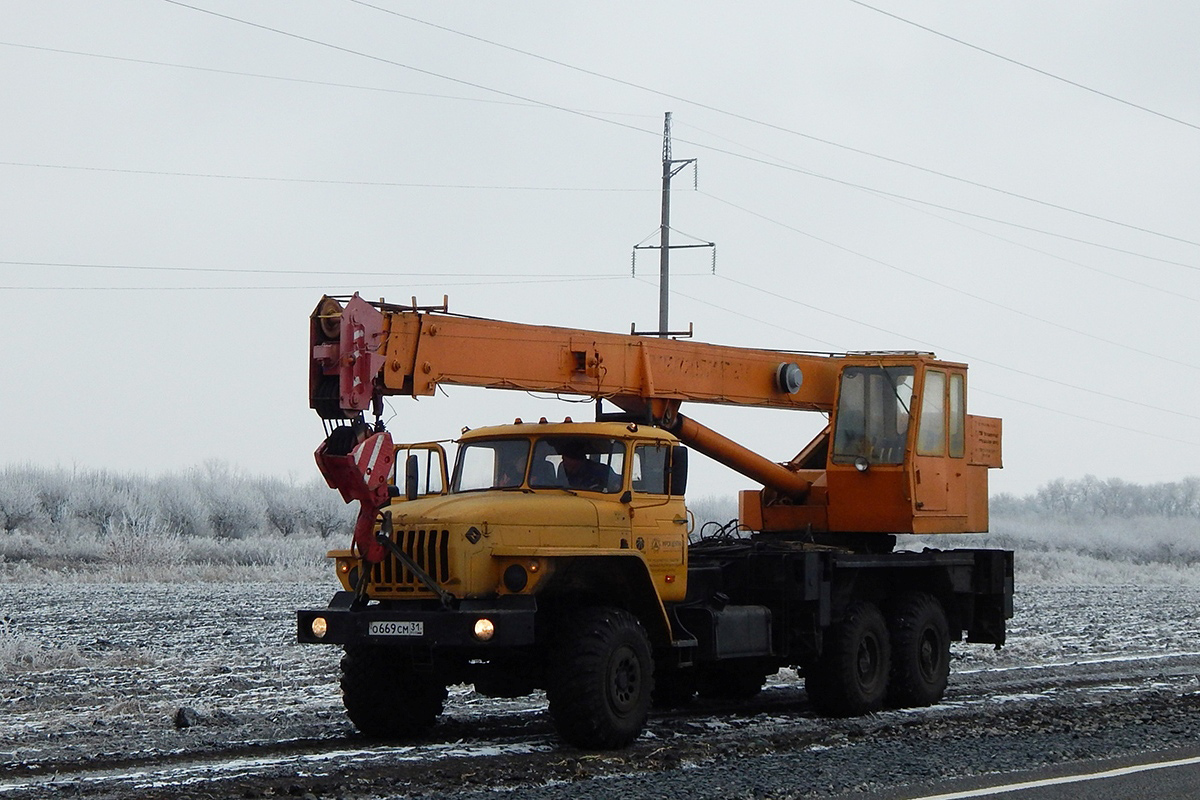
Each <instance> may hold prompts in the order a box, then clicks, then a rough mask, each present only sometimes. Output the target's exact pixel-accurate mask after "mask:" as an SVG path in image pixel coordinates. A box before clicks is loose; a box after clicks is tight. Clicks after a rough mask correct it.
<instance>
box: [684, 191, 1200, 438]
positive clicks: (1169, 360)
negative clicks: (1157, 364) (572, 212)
mask: <svg viewBox="0 0 1200 800" xmlns="http://www.w3.org/2000/svg"><path fill="white" fill-rule="evenodd" d="M700 194H702V195H704V196H705V197H709V198H711V199H713V200H715V201H717V202H718V203H723V204H725V205H727V206H730V207H731V208H736V209H737V210H738V211H741V212H743V213H746V214H749V215H751V216H753V217H758V218H759V219H761V220H764V221H766V222H770V223H771V224H773V225H778V226H780V227H782V228H785V229H787V230H790V231H792V232H794V233H798V234H800V235H801V236H806V237H808V238H809V239H812V240H814V241H817V242H820V243H821V244H824V245H826V246H828V247H832V248H834V249H836V250H841V251H842V252H844V253H849V254H850V255H853V256H856V257H858V258H862V259H865V260H867V261H870V262H871V263H873V264H878V265H879V266H881V267H885V268H887V269H890V270H893V271H895V272H899V273H900V274H902V275H907V276H908V277H910V278H915V279H916V280H919V281H924V282H926V283H930V284H933V285H934V286H938V287H941V288H942V289H946V290H947V291H951V292H955V293H956V294H961V295H962V296H964V297H969V298H971V299H972V300H976V301H978V302H980V303H985V304H987V305H990V306H994V307H996V308H999V309H1001V310H1003V311H1007V312H1009V313H1010V314H1016V315H1018V316H1022V317H1025V318H1027V319H1031V320H1034V321H1036V322H1040V323H1042V324H1043V325H1049V326H1051V327H1054V328H1058V329H1059V330H1063V331H1067V332H1069V333H1074V334H1076V335H1078V336H1083V337H1085V338H1088V339H1093V340H1095V341H1097V342H1100V343H1102V344H1106V345H1109V346H1111V347H1119V348H1121V349H1123V350H1129V351H1130V352H1133V353H1137V354H1139V355H1143V356H1147V357H1149V358H1155V359H1159V360H1161V361H1166V362H1167V363H1170V364H1175V365H1177V366H1181V367H1187V368H1188V369H1194V370H1200V365H1198V364H1192V363H1189V362H1187V361H1180V360H1178V359H1175V358H1171V357H1169V356H1164V355H1160V354H1159V353H1153V352H1150V351H1149V350H1142V349H1141V348H1139V347H1134V346H1133V345H1130V344H1126V343H1124V342H1119V341H1116V340H1113V339H1106V338H1104V337H1103V336H1097V335H1096V334H1094V333H1088V332H1087V331H1083V330H1080V329H1078V328H1072V327H1071V326H1069V325H1063V324H1062V323H1061V322H1055V321H1053V320H1049V319H1046V318H1044V317H1039V316H1037V315H1036V314H1030V313H1029V312H1027V311H1022V310H1020V309H1019V308H1013V307H1012V306H1007V305H1005V304H1003V303H998V302H996V301H995V300H991V299H988V298H986V297H983V296H981V295H977V294H974V293H972V292H968V291H967V290H965V289H959V288H958V287H956V286H951V285H950V284H947V283H942V282H941V281H936V280H934V279H933V278H929V277H926V276H924V275H921V274H920V273H918V272H913V271H911V270H907V269H904V268H903V267H898V266H896V265H895V264H891V263H889V262H887V261H884V260H882V259H879V258H875V257H874V256H869V255H867V254H865V253H860V252H859V251H857V250H853V249H851V248H849V247H846V246H845V245H840V244H838V243H837V242H833V241H830V240H829V239H825V238H822V237H820V236H817V235H815V234H812V233H809V232H808V231H805V230H801V229H800V228H797V227H795V226H793V225H789V224H787V223H786V222H780V221H779V220H777V219H773V218H771V217H768V216H767V215H765V214H760V213H759V212H757V211H752V210H750V209H748V208H746V207H744V206H740V205H738V204H737V203H733V202H730V201H729V200H725V199H722V198H720V197H717V196H716V195H714V194H711V193H709V192H705V191H700ZM722 277H725V276H722ZM725 279H726V280H732V279H731V278H728V277H725ZM735 282H736V281H735ZM1197 419H1200V417H1197Z"/></svg>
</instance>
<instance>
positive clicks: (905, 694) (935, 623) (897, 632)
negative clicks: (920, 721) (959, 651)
mask: <svg viewBox="0 0 1200 800" xmlns="http://www.w3.org/2000/svg"><path fill="white" fill-rule="evenodd" d="M888 632H889V634H890V637H891V645H892V674H891V681H890V682H889V685H888V694H887V702H888V705H890V706H892V707H894V708H908V707H911V706H929V705H933V704H934V703H936V702H938V701H939V700H941V699H942V696H943V695H944V694H945V693H946V682H947V680H948V679H949V676H950V626H949V624H948V623H947V622H946V612H945V611H944V610H943V609H942V604H941V603H939V602H938V601H937V600H936V599H935V598H933V597H931V596H930V595H928V594H924V593H914V594H909V595H904V596H903V597H901V598H899V599H898V600H897V601H896V602H894V603H893V604H892V610H891V611H890V612H889V614H888Z"/></svg>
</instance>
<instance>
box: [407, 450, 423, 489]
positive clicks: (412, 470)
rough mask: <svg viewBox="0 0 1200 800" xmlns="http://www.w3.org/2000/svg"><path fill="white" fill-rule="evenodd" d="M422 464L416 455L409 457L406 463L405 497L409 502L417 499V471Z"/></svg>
mask: <svg viewBox="0 0 1200 800" xmlns="http://www.w3.org/2000/svg"><path fill="white" fill-rule="evenodd" d="M419 463H420V462H418V461H417V456H416V453H413V454H411V455H409V457H408V460H407V461H405V462H404V496H405V497H406V498H408V499H409V500H416V499H417V469H418V465H419Z"/></svg>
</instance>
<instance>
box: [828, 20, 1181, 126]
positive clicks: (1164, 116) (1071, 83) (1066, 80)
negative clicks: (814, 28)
mask: <svg viewBox="0 0 1200 800" xmlns="http://www.w3.org/2000/svg"><path fill="white" fill-rule="evenodd" d="M848 2H850V3H853V4H854V5H856V6H861V7H863V8H866V9H869V10H870V11H874V12H875V13H876V14H882V15H883V16H885V17H891V18H892V19H894V20H896V21H897V22H903V23H904V24H905V25H911V26H913V27H914V28H920V29H921V30H923V31H926V32H928V33H932V34H933V35H934V36H940V37H941V38H943V39H947V40H949V41H951V42H954V43H955V44H960V45H962V46H963V47H969V48H971V49H972V50H977V51H978V52H980V53H984V54H986V55H989V56H991V57H992V58H998V59H1000V60H1001V61H1006V62H1008V63H1009V64H1014V65H1016V66H1018V67H1021V68H1022V69H1027V70H1029V71H1030V72H1036V73H1037V74H1039V75H1044V76H1045V77H1047V78H1052V79H1053V80H1056V81H1060V82H1062V83H1065V84H1068V85H1069V86H1074V87H1075V88H1077V89H1082V90H1084V91H1085V92H1091V93H1092V94H1095V95H1099V96H1100V97H1104V98H1106V99H1108V100H1113V101H1115V102H1117V103H1120V104H1122V105H1126V106H1129V107H1130V108H1136V109H1137V110H1139V111H1145V112H1146V113H1147V114H1153V115H1154V116H1156V117H1161V118H1162V119H1165V120H1170V121H1171V122H1177V123H1179V124H1180V125H1184V126H1186V127H1188V128H1191V129H1193V130H1197V131H1200V125H1195V124H1193V123H1191V122H1188V121H1187V120H1182V119H1179V118H1178V117H1172V116H1171V115H1170V114H1164V113H1162V112H1161V111H1155V110H1154V109H1152V108H1147V107H1146V106H1143V105H1140V104H1138V103H1134V102H1132V101H1130V100H1125V99H1124V98H1121V97H1117V96H1116V95H1113V94H1109V93H1108V92H1102V91H1100V90H1099V89H1093V88H1092V87H1091V86H1088V85H1086V84H1083V83H1080V82H1078V81H1073V80H1071V79H1070V78H1064V77H1062V76H1061V75H1055V74H1054V73H1053V72H1048V71H1047V70H1044V69H1040V68H1038V67H1035V66H1033V65H1031V64H1026V63H1025V62H1024V61H1018V60H1017V59H1015V58H1009V57H1008V56H1006V55H1001V54H1000V53H997V52H995V51H994V50H988V49H987V48H985V47H980V46H979V45H977V44H972V43H970V42H968V41H965V40H963V39H959V38H957V37H955V36H951V35H950V34H948V33H942V32H941V31H939V30H936V29H934V28H930V27H929V26H928V25H922V24H921V23H919V22H914V21H913V20H911V19H906V18H905V17H902V16H900V15H898V14H893V13H891V12H890V11H884V10H883V9H882V8H876V7H875V6H872V5H868V4H867V3H864V2H862V0H848Z"/></svg>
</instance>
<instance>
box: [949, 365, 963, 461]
mask: <svg viewBox="0 0 1200 800" xmlns="http://www.w3.org/2000/svg"><path fill="white" fill-rule="evenodd" d="M966 395H967V391H966V378H965V377H964V376H963V375H961V374H958V373H951V375H950V455H951V456H953V457H954V458H962V457H963V456H964V455H965V454H966V450H967V396H966Z"/></svg>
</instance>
